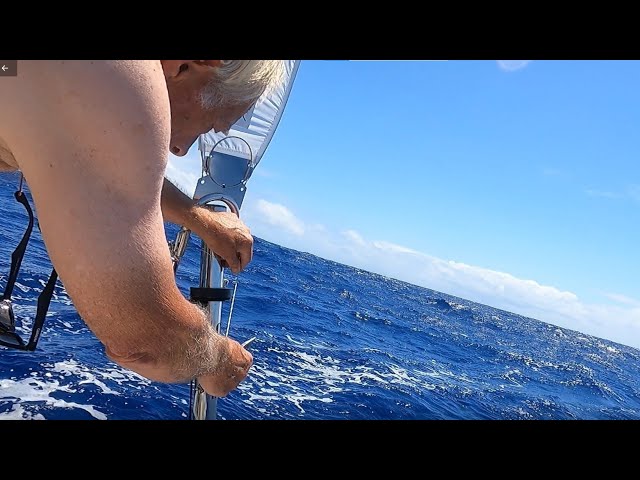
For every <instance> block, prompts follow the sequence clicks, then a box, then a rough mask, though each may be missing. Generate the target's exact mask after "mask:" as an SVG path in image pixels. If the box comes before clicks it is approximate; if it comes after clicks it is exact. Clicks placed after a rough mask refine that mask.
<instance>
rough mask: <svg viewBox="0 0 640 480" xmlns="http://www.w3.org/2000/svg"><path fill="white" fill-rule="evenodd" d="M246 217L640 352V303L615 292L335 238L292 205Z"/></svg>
mask: <svg viewBox="0 0 640 480" xmlns="http://www.w3.org/2000/svg"><path fill="white" fill-rule="evenodd" d="M243 219H244V220H245V222H246V223H247V225H249V227H250V228H251V231H252V233H253V234H254V235H257V236H259V237H261V238H264V239H265V240H268V241H271V242H274V243H277V244H280V245H283V246H286V247H289V248H294V249H296V250H301V251H305V252H309V253H313V254H314V255H318V256H320V257H323V258H328V259H331V260H334V261H337V262H340V263H344V264H347V265H351V266H354V267H357V268H361V269H364V270H367V271H371V272H375V273H379V274H381V275H385V276H388V277H392V278H397V279H399V280H403V281H406V282H410V283H413V284H416V285H420V286H423V287H426V288H430V289H432V290H437V291H440V292H444V293H447V294H450V295H455V296H458V297H462V298H465V299H468V300H472V301H475V302H478V303H482V304H485V305H490V306H492V307H496V308H500V309H503V310H507V311H509V312H513V313H518V314H520V315H524V316H527V317H532V318H536V319H538V320H542V321H544V322H548V323H552V324H554V325H558V326H560V327H563V328H568V329H572V330H577V331H579V332H583V333H587V334H590V335H595V336H597V337H601V338H606V339H609V340H613V341H615V342H619V343H622V344H625V345H630V346H633V347H636V348H640V302H639V301H637V300H635V299H631V298H628V297H625V296H623V295H619V294H616V293H609V294H607V296H608V298H609V299H610V300H612V301H613V302H615V304H606V305H605V304H596V303H588V302H585V301H584V300H582V299H580V298H579V297H578V296H577V295H576V294H574V293H572V292H569V291H565V290H562V289H559V288H556V287H553V286H548V285H541V284H540V283H538V282H536V281H534V280H530V279H522V278H517V277H515V276H513V275H511V274H509V273H505V272H498V271H494V270H490V269H486V268H482V267H477V266H473V265H468V264H465V263H463V262H458V261H453V260H445V259H441V258H437V257H434V256H431V255H428V254H426V253H422V252H418V251H416V250H413V249H411V248H407V247H405V246H402V245H397V244H394V243H391V242H387V241H384V240H369V239H366V238H365V237H364V236H363V235H361V234H360V233H359V232H357V231H356V230H353V229H349V230H345V231H343V232H331V231H330V230H328V229H327V228H326V227H325V226H323V225H318V224H315V225H311V224H307V223H305V222H304V221H302V220H301V219H299V218H297V217H296V215H295V214H294V213H293V212H292V211H291V210H290V209H289V208H287V207H286V206H284V205H280V204H276V203H272V202H269V201H267V200H264V199H260V200H257V201H256V202H253V201H247V202H246V203H245V206H244V209H243Z"/></svg>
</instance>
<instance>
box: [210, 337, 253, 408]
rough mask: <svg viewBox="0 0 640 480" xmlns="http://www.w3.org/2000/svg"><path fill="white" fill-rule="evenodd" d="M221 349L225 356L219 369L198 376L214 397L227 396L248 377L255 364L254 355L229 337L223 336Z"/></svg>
mask: <svg viewBox="0 0 640 480" xmlns="http://www.w3.org/2000/svg"><path fill="white" fill-rule="evenodd" d="M222 338H223V339H224V344H223V343H222V342H221V345H220V350H221V352H223V358H222V359H221V361H219V362H218V364H219V366H220V367H219V369H218V370H217V371H216V373H214V374H210V375H205V376H201V377H198V382H199V383H200V385H201V386H202V388H204V391H205V392H207V393H208V394H209V395H213V396H214V397H225V396H227V394H228V393H229V392H230V391H231V390H233V389H235V388H236V387H237V386H238V384H239V383H240V382H241V381H242V380H244V379H245V378H246V377H247V374H248V373H249V368H251V365H252V364H253V356H252V355H251V353H249V352H248V351H247V350H245V349H244V348H243V347H242V345H240V344H239V343H238V342H236V341H235V340H232V339H230V338H228V337H222Z"/></svg>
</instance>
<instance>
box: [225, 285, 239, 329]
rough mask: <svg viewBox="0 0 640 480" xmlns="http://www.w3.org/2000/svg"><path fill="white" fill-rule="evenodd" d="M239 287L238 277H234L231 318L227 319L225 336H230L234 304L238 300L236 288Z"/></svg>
mask: <svg viewBox="0 0 640 480" xmlns="http://www.w3.org/2000/svg"><path fill="white" fill-rule="evenodd" d="M237 289H238V279H237V278H234V279H233V294H232V295H231V305H230V306H229V318H228V320H227V330H226V332H225V333H224V336H225V337H228V336H229V328H230V327H231V314H232V313H233V305H234V303H235V301H236V290H237Z"/></svg>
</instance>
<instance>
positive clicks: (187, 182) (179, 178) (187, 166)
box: [165, 144, 202, 197]
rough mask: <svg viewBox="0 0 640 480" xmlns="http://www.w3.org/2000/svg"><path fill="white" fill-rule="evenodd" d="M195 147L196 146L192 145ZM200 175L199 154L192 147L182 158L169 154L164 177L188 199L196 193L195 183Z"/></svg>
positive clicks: (200, 162)
mask: <svg viewBox="0 0 640 480" xmlns="http://www.w3.org/2000/svg"><path fill="white" fill-rule="evenodd" d="M194 145H196V144H194ZM201 174H202V160H201V159H200V152H199V151H198V149H197V148H194V146H192V147H191V148H190V149H189V151H188V152H187V154H186V155H185V156H184V157H177V156H175V155H173V154H169V161H168V162H167V168H166V170H165V177H167V178H168V179H169V180H170V181H171V183H173V184H174V185H176V186H177V187H179V188H180V189H181V190H182V191H183V192H185V193H186V194H187V195H189V196H190V197H193V194H194V193H195V191H196V183H197V182H198V180H199V179H200V176H201Z"/></svg>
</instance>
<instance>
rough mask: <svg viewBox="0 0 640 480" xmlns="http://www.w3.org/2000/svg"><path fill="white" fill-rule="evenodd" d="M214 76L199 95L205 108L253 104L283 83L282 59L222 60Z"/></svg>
mask: <svg viewBox="0 0 640 480" xmlns="http://www.w3.org/2000/svg"><path fill="white" fill-rule="evenodd" d="M221 62H222V63H221V65H220V66H219V67H216V69H215V77H214V78H213V79H212V80H211V82H209V84H208V85H206V86H205V87H204V88H203V89H202V91H201V92H200V103H201V104H202V106H203V107H205V108H213V107H221V106H229V105H240V104H243V103H250V102H254V101H256V100H257V99H258V98H259V97H260V96H261V95H262V94H263V93H267V94H268V93H270V92H271V91H272V89H274V88H276V87H278V86H279V85H280V84H281V83H282V82H283V80H284V74H285V65H284V61H282V60H222V61H221Z"/></svg>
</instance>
